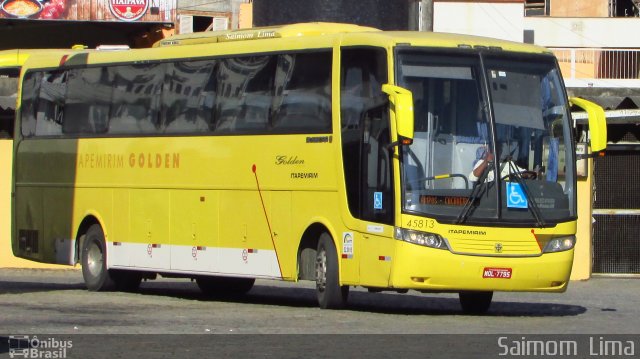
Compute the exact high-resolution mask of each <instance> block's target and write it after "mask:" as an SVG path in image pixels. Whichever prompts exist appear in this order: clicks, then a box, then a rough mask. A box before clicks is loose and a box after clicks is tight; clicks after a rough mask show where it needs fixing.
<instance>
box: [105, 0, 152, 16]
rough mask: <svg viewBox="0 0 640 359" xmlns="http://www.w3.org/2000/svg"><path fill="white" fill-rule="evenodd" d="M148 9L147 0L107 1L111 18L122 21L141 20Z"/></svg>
mask: <svg viewBox="0 0 640 359" xmlns="http://www.w3.org/2000/svg"><path fill="white" fill-rule="evenodd" d="M148 8H149V0H109V9H110V10H111V13H112V14H113V16H115V17H117V18H118V19H120V20H124V21H135V20H138V19H139V18H141V17H142V16H143V15H144V14H145V13H146V12H147V9H148Z"/></svg>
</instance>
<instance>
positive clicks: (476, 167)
mask: <svg viewBox="0 0 640 359" xmlns="http://www.w3.org/2000/svg"><path fill="white" fill-rule="evenodd" d="M498 154H500V153H499V152H498ZM494 159H495V156H494V155H493V153H492V152H491V151H490V150H489V147H487V146H486V145H484V146H480V147H478V149H477V150H476V159H475V161H474V164H473V169H472V170H471V173H470V174H469V181H472V182H477V181H478V179H479V178H480V176H482V173H483V172H484V171H485V170H487V167H488V166H489V165H490V164H492V163H493V161H494ZM509 162H510V163H511V166H510V165H509ZM512 166H513V167H515V168H516V169H517V171H518V172H520V173H521V175H522V178H524V179H532V177H531V175H530V172H529V171H527V170H526V169H524V168H522V167H520V166H518V165H517V164H516V163H515V162H514V161H512V160H511V159H509V160H508V161H505V162H503V163H502V164H500V177H501V178H504V177H506V176H509V174H510V173H511V172H510V171H511V169H510V167H512ZM488 171H489V173H488V174H487V179H488V181H489V182H491V181H493V169H491V168H489V169H488Z"/></svg>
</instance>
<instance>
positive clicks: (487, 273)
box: [482, 268, 511, 279]
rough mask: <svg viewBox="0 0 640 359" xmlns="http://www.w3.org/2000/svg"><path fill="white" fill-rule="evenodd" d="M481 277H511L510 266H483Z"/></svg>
mask: <svg viewBox="0 0 640 359" xmlns="http://www.w3.org/2000/svg"><path fill="white" fill-rule="evenodd" d="M482 278H501V279H511V268H485V269H484V270H483V271H482Z"/></svg>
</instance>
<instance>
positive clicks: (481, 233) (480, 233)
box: [449, 229, 487, 236]
mask: <svg viewBox="0 0 640 359" xmlns="http://www.w3.org/2000/svg"><path fill="white" fill-rule="evenodd" d="M449 233H450V234H468V235H475V236H486V235H487V232H486V231H475V230H468V229H450V230H449Z"/></svg>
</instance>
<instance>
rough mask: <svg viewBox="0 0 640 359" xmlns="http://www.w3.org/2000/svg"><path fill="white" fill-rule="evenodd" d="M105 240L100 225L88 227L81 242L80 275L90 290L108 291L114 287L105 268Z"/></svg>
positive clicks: (114, 283) (113, 282) (114, 284)
mask: <svg viewBox="0 0 640 359" xmlns="http://www.w3.org/2000/svg"><path fill="white" fill-rule="evenodd" d="M106 248H107V247H106V241H105V239H104V232H103V231H102V227H100V225H98V224H94V225H92V226H91V227H89V230H88V231H87V233H86V234H85V238H84V241H83V243H82V257H81V263H82V277H83V278H84V283H85V284H86V286H87V289H89V290H90V291H95V292H97V291H110V290H115V289H116V282H115V281H114V280H113V278H112V277H111V273H109V270H108V269H107V250H106Z"/></svg>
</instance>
